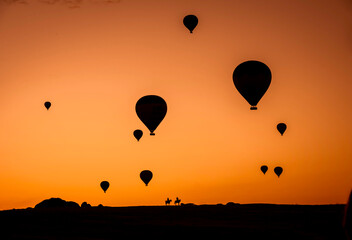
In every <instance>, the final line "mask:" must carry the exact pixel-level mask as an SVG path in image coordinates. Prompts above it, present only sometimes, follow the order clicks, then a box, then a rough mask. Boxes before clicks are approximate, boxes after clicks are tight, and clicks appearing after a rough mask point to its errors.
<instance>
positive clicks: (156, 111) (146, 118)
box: [136, 95, 167, 135]
mask: <svg viewBox="0 0 352 240" xmlns="http://www.w3.org/2000/svg"><path fill="white" fill-rule="evenodd" d="M166 112H167V105H166V102H165V100H164V99H162V98H161V97H159V96H156V95H147V96H144V97H142V98H141V99H139V100H138V102H137V104H136V113H137V116H138V117H139V119H140V120H141V121H142V122H143V123H144V125H145V126H146V127H147V128H148V129H149V131H150V135H155V133H154V131H155V129H156V128H157V127H158V126H159V124H160V123H161V121H162V120H163V119H164V117H165V115H166Z"/></svg>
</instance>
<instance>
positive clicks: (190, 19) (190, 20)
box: [183, 15, 198, 33]
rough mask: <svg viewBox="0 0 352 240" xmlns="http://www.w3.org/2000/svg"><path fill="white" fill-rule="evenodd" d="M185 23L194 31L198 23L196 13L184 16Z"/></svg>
mask: <svg viewBox="0 0 352 240" xmlns="http://www.w3.org/2000/svg"><path fill="white" fill-rule="evenodd" d="M183 24H184V25H185V26H186V28H188V30H189V31H190V32H191V33H192V32H193V29H194V28H195V27H196V26H197V25H198V18H197V17H196V16H194V15H187V16H186V17H184V18H183Z"/></svg>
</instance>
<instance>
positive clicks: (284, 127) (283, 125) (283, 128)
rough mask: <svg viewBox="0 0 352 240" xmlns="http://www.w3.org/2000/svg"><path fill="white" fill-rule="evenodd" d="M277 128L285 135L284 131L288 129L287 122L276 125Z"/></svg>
mask: <svg viewBox="0 0 352 240" xmlns="http://www.w3.org/2000/svg"><path fill="white" fill-rule="evenodd" d="M276 128H277V130H278V131H279V132H280V133H281V136H282V135H284V132H285V131H286V128H287V126H286V124H285V123H279V124H278V125H277V126H276Z"/></svg>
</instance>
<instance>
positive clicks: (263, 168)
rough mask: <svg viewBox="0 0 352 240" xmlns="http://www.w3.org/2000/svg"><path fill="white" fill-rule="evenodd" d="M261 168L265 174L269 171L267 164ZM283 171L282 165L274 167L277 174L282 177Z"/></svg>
mask: <svg viewBox="0 0 352 240" xmlns="http://www.w3.org/2000/svg"><path fill="white" fill-rule="evenodd" d="M260 170H261V171H262V173H263V174H264V175H265V173H266V172H267V171H268V166H267V165H263V166H261V167H260ZM282 171H283V169H282V167H275V168H274V172H275V174H276V175H277V177H280V175H281V173H282Z"/></svg>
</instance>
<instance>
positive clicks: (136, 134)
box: [133, 129, 143, 141]
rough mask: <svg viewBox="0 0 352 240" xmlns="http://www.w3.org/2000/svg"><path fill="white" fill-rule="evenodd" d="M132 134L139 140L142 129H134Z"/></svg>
mask: <svg viewBox="0 0 352 240" xmlns="http://www.w3.org/2000/svg"><path fill="white" fill-rule="evenodd" d="M133 136H134V137H135V138H136V139H137V141H139V139H141V137H142V136H143V131H142V130H139V129H137V130H134V132H133Z"/></svg>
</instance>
